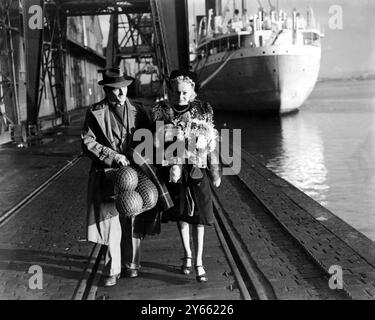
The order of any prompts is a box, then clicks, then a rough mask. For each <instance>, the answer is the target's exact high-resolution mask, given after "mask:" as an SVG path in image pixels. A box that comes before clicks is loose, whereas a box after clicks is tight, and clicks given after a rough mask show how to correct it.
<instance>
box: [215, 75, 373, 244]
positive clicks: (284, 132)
mask: <svg viewBox="0 0 375 320" xmlns="http://www.w3.org/2000/svg"><path fill="white" fill-rule="evenodd" d="M229 119H230V120H229ZM216 121H217V123H218V126H219V127H221V126H222V125H223V124H224V123H226V124H227V126H228V127H231V128H240V129H242V147H243V148H244V149H245V150H247V151H249V152H250V153H251V154H253V155H254V156H256V157H257V158H258V159H259V160H260V161H261V162H262V163H263V164H264V165H266V166H267V167H268V168H269V169H270V170H272V171H273V172H275V173H276V174H278V175H279V176H281V177H282V178H284V179H285V180H287V181H289V182H290V183H292V184H293V185H295V186H296V187H297V188H299V189H300V190H302V191H303V192H305V193H306V194H308V195H309V196H310V197H312V198H313V199H315V200H316V201H318V202H319V203H320V204H322V205H323V206H325V207H326V208H328V209H329V210H331V211H332V212H333V213H334V214H336V215H337V216H339V217H340V218H341V219H343V220H344V221H346V222H347V223H349V224H350V225H352V226H353V227H354V228H356V229H357V230H359V231H360V232H362V233H363V234H365V235H366V236H367V237H369V238H370V239H372V240H375V196H374V195H375V80H366V81H365V80H363V81H336V82H333V81H330V82H322V83H318V84H317V85H316V88H315V90H314V92H313V93H312V95H311V96H310V98H309V99H308V101H307V102H306V103H305V105H304V106H302V108H301V109H300V111H299V112H298V113H295V114H293V115H288V116H283V117H281V118H279V117H275V118H255V117H250V116H245V117H244V116H243V115H242V116H233V115H232V114H231V116H230V117H228V115H227V114H226V115H223V114H217V115H216Z"/></svg>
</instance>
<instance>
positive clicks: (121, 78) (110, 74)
mask: <svg viewBox="0 0 375 320" xmlns="http://www.w3.org/2000/svg"><path fill="white" fill-rule="evenodd" d="M99 72H101V73H102V74H103V80H100V81H99V82H98V84H99V85H101V86H106V87H113V88H122V87H127V86H129V85H130V84H131V83H132V82H133V81H134V80H135V79H134V78H132V77H129V76H128V75H126V74H123V75H120V69H119V68H110V69H104V70H100V71H99Z"/></svg>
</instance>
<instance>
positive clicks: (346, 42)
mask: <svg viewBox="0 0 375 320" xmlns="http://www.w3.org/2000/svg"><path fill="white" fill-rule="evenodd" d="M244 1H245V5H246V8H247V10H248V12H249V14H252V13H255V12H256V11H257V9H258V7H259V4H258V3H259V2H260V3H261V4H262V6H263V8H264V9H266V10H268V9H269V5H268V0H244ZM270 2H271V3H272V4H274V5H276V3H277V1H276V0H270ZM278 3H279V8H280V9H283V10H284V11H287V12H288V11H291V10H292V9H293V8H297V10H298V11H300V12H301V13H305V12H306V8H307V7H308V6H309V5H310V6H311V7H312V8H313V10H314V12H315V18H316V20H317V21H318V22H319V23H320V25H321V28H322V31H323V33H324V35H325V36H324V38H323V39H322V61H321V69H320V77H321V78H326V77H328V78H338V77H346V76H351V75H363V74H367V73H371V74H375V0H355V1H353V0H279V1H278ZM222 5H223V7H225V6H228V7H230V8H231V9H232V8H234V7H236V8H238V9H241V6H242V0H222ZM204 6H205V0H188V8H189V25H190V26H191V25H192V24H193V23H194V21H195V19H194V15H202V14H204ZM340 12H341V13H342V14H341V16H342V28H341V27H340V25H339V24H336V26H337V27H338V29H335V28H334V25H335V23H334V22H335V21H336V22H337V21H338V20H336V19H335V18H336V17H339V16H340ZM107 21H108V19H106V18H102V28H103V33H104V36H106V35H107V34H108V22H107ZM190 30H193V29H192V27H190Z"/></svg>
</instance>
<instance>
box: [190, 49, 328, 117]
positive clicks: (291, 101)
mask: <svg viewBox="0 0 375 320" xmlns="http://www.w3.org/2000/svg"><path fill="white" fill-rule="evenodd" d="M228 57H229V53H228V52H226V53H225V52H224V53H219V54H216V55H212V56H211V57H210V58H209V59H207V61H205V62H201V63H200V64H198V66H197V69H196V72H197V73H198V76H199V79H200V81H201V83H204V82H205V80H206V81H207V79H209V78H210V77H211V79H209V80H208V81H207V83H206V84H205V85H204V87H202V89H201V91H200V93H199V94H200V97H201V98H202V99H204V100H207V101H209V102H211V103H212V104H213V105H214V106H215V107H216V108H217V109H222V110H235V111H250V112H263V113H288V112H292V111H295V110H297V109H298V108H299V107H300V106H301V105H302V104H303V103H304V101H305V100H306V99H307V98H308V96H309V95H310V93H311V91H312V90H313V88H314V86H315V83H316V81H317V78H318V74H319V67H320V57H321V49H320V48H319V47H313V46H279V47H275V46H270V47H267V48H264V47H263V48H243V49H238V50H236V52H234V53H232V54H231V56H230V58H229V59H228Z"/></svg>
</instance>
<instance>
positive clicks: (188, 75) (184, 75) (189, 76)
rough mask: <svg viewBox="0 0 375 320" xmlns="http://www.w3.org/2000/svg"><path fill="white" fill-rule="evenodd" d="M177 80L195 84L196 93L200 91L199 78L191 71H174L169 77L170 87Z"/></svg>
mask: <svg viewBox="0 0 375 320" xmlns="http://www.w3.org/2000/svg"><path fill="white" fill-rule="evenodd" d="M175 80H180V81H187V82H190V83H193V84H194V89H195V92H197V91H198V90H199V87H200V84H199V81H198V76H197V74H196V73H195V72H193V71H189V70H173V71H172V72H171V74H170V76H169V81H168V85H169V87H170V86H171V83H172V82H173V81H175Z"/></svg>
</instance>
